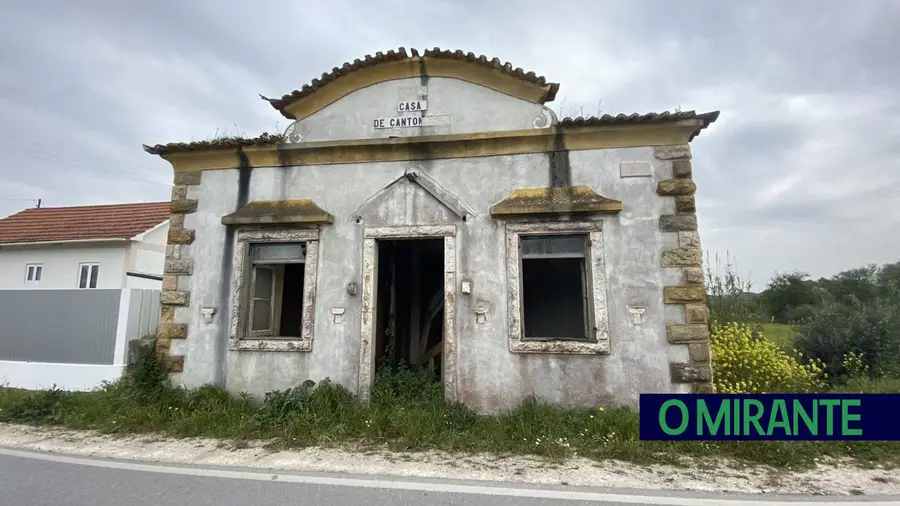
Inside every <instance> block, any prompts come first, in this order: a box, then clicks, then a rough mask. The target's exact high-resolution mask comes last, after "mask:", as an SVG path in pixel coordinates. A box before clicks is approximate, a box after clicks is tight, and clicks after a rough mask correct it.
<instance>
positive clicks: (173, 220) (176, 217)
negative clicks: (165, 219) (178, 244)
mask: <svg viewBox="0 0 900 506" xmlns="http://www.w3.org/2000/svg"><path fill="white" fill-rule="evenodd" d="M169 228H170V229H172V228H184V214H182V213H175V214H173V215H170V216H169Z"/></svg>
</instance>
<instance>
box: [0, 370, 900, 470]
mask: <svg viewBox="0 0 900 506" xmlns="http://www.w3.org/2000/svg"><path fill="white" fill-rule="evenodd" d="M157 368H158V365H157V364H156V362H155V360H152V358H146V357H145V358H142V359H141V360H139V362H138V364H137V365H136V366H135V367H134V368H133V369H132V370H131V372H130V374H129V375H128V377H127V379H123V380H120V381H118V382H115V383H110V384H107V385H105V386H104V387H103V388H101V389H98V390H95V391H93V392H81V393H79V392H65V391H62V390H58V389H51V390H45V391H38V392H26V391H21V390H14V389H4V388H0V422H7V423H27V424H34V425H50V426H61V427H67V428H72V429H93V430H97V431H100V432H103V433H107V434H141V433H160V434H164V435H168V436H174V437H210V438H222V439H228V440H232V441H236V442H240V441H247V440H252V439H262V440H267V441H271V442H272V444H273V445H275V446H276V447H279V448H290V447H302V446H310V445H316V446H323V447H335V446H341V447H352V448H355V449H365V448H379V447H385V446H387V447H388V448H390V449H393V450H449V451H462V452H493V453H499V454H530V455H539V456H546V457H551V458H565V457H569V456H573V455H579V456H585V457H588V458H592V459H596V460H603V459H621V460H625V461H630V462H635V463H639V464H650V463H672V464H677V463H679V462H681V461H682V458H683V457H713V458H720V457H730V458H734V459H736V460H738V461H742V462H745V463H759V464H769V465H773V466H776V467H789V468H791V469H803V468H807V467H809V466H812V465H813V463H814V460H813V459H814V458H816V457H822V456H832V457H850V458H853V459H855V460H856V461H857V462H858V463H859V464H861V465H866V464H875V463H877V464H881V465H884V466H886V467H896V466H897V465H898V463H900V443H898V442H853V443H847V442H803V441H790V442H780V441H767V442H702V441H701V442H688V441H683V442H658V441H640V440H639V439H638V416H637V413H635V412H634V411H633V410H630V409H626V408H618V409H605V410H604V409H603V408H598V409H596V410H573V409H568V410H567V409H560V408H556V407H553V406H549V405H546V404H542V403H540V402H537V401H535V400H533V399H530V400H527V401H526V402H524V403H523V404H522V405H520V406H519V407H518V408H516V409H514V410H512V411H509V412H507V413H503V414H499V415H491V416H485V415H478V414H476V413H474V412H472V411H471V410H469V409H468V408H466V407H464V406H462V405H454V404H448V403H446V402H444V400H443V394H442V388H441V385H440V384H439V383H436V382H434V381H433V380H432V379H431V378H429V377H427V376H424V375H422V374H417V373H413V372H411V371H408V370H400V371H396V372H393V373H382V374H379V375H378V377H377V378H376V381H375V386H374V389H373V395H372V402H371V403H370V405H369V406H368V407H363V406H360V405H359V404H357V403H356V401H355V399H354V398H353V396H352V395H351V394H350V393H349V392H348V391H347V390H346V389H344V388H343V387H341V386H339V385H336V384H334V383H331V382H329V381H327V380H326V381H323V382H321V383H319V384H318V385H314V384H313V383H312V382H307V383H305V384H303V385H300V386H298V387H297V388H293V389H289V390H285V391H278V392H271V393H269V394H267V395H266V397H265V399H264V400H263V401H262V402H257V401H253V400H252V399H250V398H248V397H247V396H234V395H230V394H229V393H227V392H225V391H224V390H221V389H218V388H212V387H203V388H199V389H196V390H190V391H188V390H183V389H175V388H171V387H169V386H167V385H166V384H165V379H164V378H165V374H161V373H160V371H159V369H157ZM847 388H856V389H857V390H856V391H860V389H864V388H866V385H862V384H861V385H847ZM875 389H876V391H894V392H896V391H900V381H898V380H885V381H883V382H881V383H879V384H877V385H876V386H875Z"/></svg>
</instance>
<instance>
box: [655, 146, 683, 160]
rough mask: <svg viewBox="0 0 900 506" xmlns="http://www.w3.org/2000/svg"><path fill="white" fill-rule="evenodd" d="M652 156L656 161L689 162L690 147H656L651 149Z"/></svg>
mask: <svg viewBox="0 0 900 506" xmlns="http://www.w3.org/2000/svg"><path fill="white" fill-rule="evenodd" d="M653 156H654V157H656V159H658V160H679V159H683V160H690V159H691V147H690V146H689V145H687V144H675V145H671V146H656V147H654V148H653Z"/></svg>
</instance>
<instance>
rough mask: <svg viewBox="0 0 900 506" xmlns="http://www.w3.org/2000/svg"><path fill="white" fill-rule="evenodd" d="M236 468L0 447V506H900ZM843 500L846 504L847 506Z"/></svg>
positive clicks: (894, 504) (878, 501) (896, 505)
mask: <svg viewBox="0 0 900 506" xmlns="http://www.w3.org/2000/svg"><path fill="white" fill-rule="evenodd" d="M278 473H279V472H278V471H265V470H259V469H256V470H249V469H239V468H215V467H210V468H197V467H181V466H163V465H153V464H143V463H137V462H122V461H112V460H101V459H85V458H80V457H67V456H63V455H54V454H46V453H37V452H23V451H17V450H13V449H4V448H0V505H2V506H122V505H129V506H145V505H147V506H149V505H153V506H159V505H161V504H185V505H190V506H202V505H215V506H238V505H241V506H243V505H252V506H281V505H285V506H287V505H291V506H304V505H310V506H312V505H315V506H350V505H357V504H360V505H362V504H374V505H379V506H407V505H409V506H412V505H416V506H449V505H460V506H462V505H467V506H513V505H516V506H519V505H522V506H539V505H541V506H542V505H559V504H562V505H565V506H569V505H572V506H580V505H596V504H602V505H607V506H611V505H631V504H654V505H679V506H682V505H697V506H712V505H723V506H762V505H764V504H766V505H774V506H778V505H782V506H783V505H791V506H797V505H799V504H804V503H806V504H810V503H813V504H818V505H821V504H835V503H836V502H838V501H839V502H840V504H841V505H842V506H850V505H851V504H865V505H867V506H900V498H897V499H892V498H876V497H867V498H860V497H855V498H837V499H836V498H824V497H814V498H813V497H784V496H781V497H776V496H766V497H760V496H748V495H743V496H739V495H721V494H719V495H714V494H706V495H699V494H687V493H677V492H669V493H665V492H660V493H658V495H650V493H648V492H647V491H636V490H622V489H607V490H602V489H585V488H576V487H536V486H535V487H531V486H522V485H517V484H509V483H482V482H461V481H446V480H445V481H438V480H434V481H422V480H404V479H398V478H391V477H384V476H348V475H326V474H278ZM845 501H846V502H845Z"/></svg>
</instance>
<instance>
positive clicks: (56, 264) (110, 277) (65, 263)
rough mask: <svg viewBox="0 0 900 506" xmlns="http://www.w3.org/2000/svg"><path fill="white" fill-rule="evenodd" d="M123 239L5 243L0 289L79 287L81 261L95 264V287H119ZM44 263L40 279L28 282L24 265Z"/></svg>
mask: <svg viewBox="0 0 900 506" xmlns="http://www.w3.org/2000/svg"><path fill="white" fill-rule="evenodd" d="M127 249H128V245H127V244H126V243H125V241H122V242H121V243H112V244H109V243H107V244H102V243H98V244H90V243H81V244H46V245H35V246H4V247H3V248H2V250H0V289H3V290H65V289H74V288H78V280H79V275H80V273H81V267H80V266H81V264H84V263H92V264H98V265H99V266H100V270H99V271H98V274H97V288H122V287H123V286H124V278H125V257H126V252H127ZM27 264H39V265H42V266H43V269H42V273H41V281H40V282H37V283H34V282H28V281H26V278H25V266H26V265H27Z"/></svg>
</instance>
